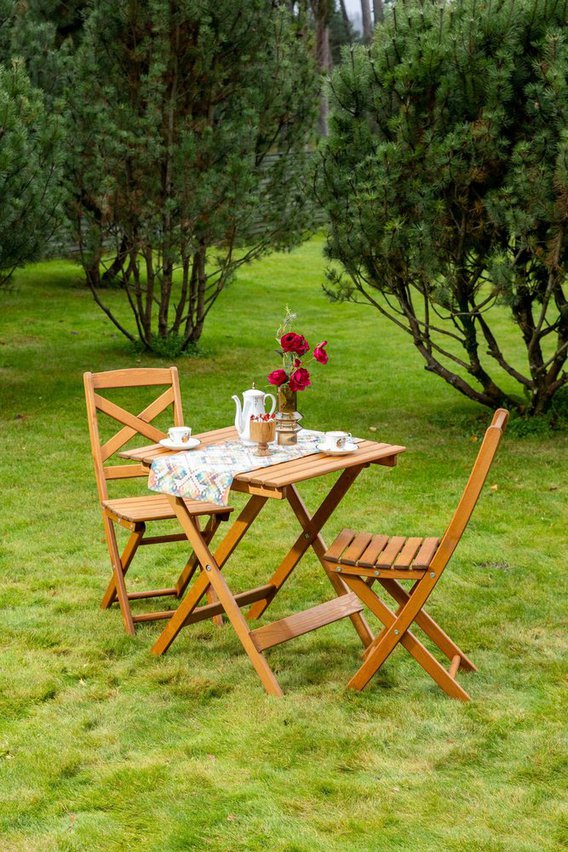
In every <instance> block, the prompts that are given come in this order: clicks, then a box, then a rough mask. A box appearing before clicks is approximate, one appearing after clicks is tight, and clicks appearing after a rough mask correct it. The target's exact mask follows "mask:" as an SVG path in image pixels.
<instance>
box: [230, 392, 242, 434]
mask: <svg viewBox="0 0 568 852" xmlns="http://www.w3.org/2000/svg"><path fill="white" fill-rule="evenodd" d="M231 399H234V401H235V405H236V407H237V411H236V414H235V429H236V430H237V432H238V433H239V435H240V434H241V432H242V431H243V410H242V407H241V401H240V399H239V398H238V396H236V395H235V396H232V397H231Z"/></svg>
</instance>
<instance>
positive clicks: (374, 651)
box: [344, 575, 469, 701]
mask: <svg viewBox="0 0 568 852" xmlns="http://www.w3.org/2000/svg"><path fill="white" fill-rule="evenodd" d="M344 580H345V581H346V583H347V585H348V586H349V587H350V588H351V589H352V590H353V591H354V592H355V594H356V595H357V596H358V597H359V599H360V600H361V601H362V602H363V603H364V604H366V606H368V607H369V609H370V610H371V612H373V613H374V615H376V616H377V618H378V619H379V620H380V621H381V622H382V623H383V624H384V625H385V631H386V632H385V631H381V633H380V634H379V636H378V637H377V638H376V639H375V640H374V642H373V644H372V645H371V646H370V648H369V653H368V655H367V657H366V659H365V662H364V663H363V665H362V666H361V667H360V668H359V669H358V671H357V672H356V673H355V675H353V677H352V678H351V680H350V681H349V683H348V686H349V687H350V688H351V689H357V690H361V689H364V688H365V686H366V685H367V684H368V682H369V681H370V680H371V678H372V677H373V675H374V674H375V673H376V672H377V671H378V669H379V668H380V667H381V665H382V664H383V663H384V661H385V659H386V658H387V657H388V656H389V655H390V653H391V652H392V650H394V648H395V647H396V645H397V644H398V643H399V642H400V644H401V645H402V646H403V647H404V648H406V650H407V651H408V652H409V653H410V654H411V655H412V656H413V657H414V659H415V660H416V662H417V663H419V664H420V665H421V666H422V668H423V669H424V670H425V671H426V672H427V673H428V674H429V675H430V677H431V678H432V679H433V680H434V681H435V682H436V683H437V684H438V686H439V687H440V688H441V689H443V690H444V692H446V693H447V695H449V696H450V697H451V698H458V699H460V700H461V701H469V695H468V693H467V692H466V691H465V689H464V688H463V687H462V686H461V685H460V684H459V683H458V682H457V681H456V680H455V674H456V673H457V671H456V672H452V669H451V668H450V671H447V670H446V669H445V668H444V667H443V666H442V665H441V663H439V662H438V660H437V659H436V658H435V657H434V656H433V655H432V654H431V653H430V652H429V651H428V649H427V648H425V646H424V645H423V644H422V643H421V642H420V641H419V640H418V639H417V638H416V637H415V636H414V635H413V634H412V633H411V632H410V630H409V629H406V630H405V631H404V632H401V631H400V630H399V632H398V633H395V634H394V635H395V642H394V645H393V647H392V648H391V650H390V651H389V652H388V653H386V654H385V652H384V647H381V646H383V642H384V637H385V635H388V633H389V632H390V631H396V630H397V629H398V628H396V627H395V625H396V624H397V622H398V623H400V621H399V619H400V615H399V616H397V615H395V613H394V612H392V611H391V610H390V609H389V608H388V607H387V606H386V604H384V603H383V601H381V599H380V598H379V597H378V596H377V595H376V594H375V592H373V591H372V589H370V588H369V586H368V584H367V583H365V582H364V581H363V580H362V579H361V578H360V577H353V576H348V575H344Z"/></svg>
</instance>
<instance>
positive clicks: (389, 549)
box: [375, 535, 406, 568]
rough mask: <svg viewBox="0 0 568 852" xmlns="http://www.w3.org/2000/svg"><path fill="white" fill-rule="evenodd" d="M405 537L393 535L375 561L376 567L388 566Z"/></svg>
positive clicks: (397, 552)
mask: <svg viewBox="0 0 568 852" xmlns="http://www.w3.org/2000/svg"><path fill="white" fill-rule="evenodd" d="M405 541H406V539H405V538H404V536H402V535H394V536H393V537H392V538H391V539H390V540H389V543H388V544H387V546H386V547H385V549H384V550H383V552H382V553H381V555H380V556H379V558H378V559H377V561H376V563H375V564H376V565H377V567H378V568H390V567H391V565H392V564H393V562H394V560H395V559H396V557H397V556H398V554H399V551H400V550H401V549H402V546H403V545H404V542H405Z"/></svg>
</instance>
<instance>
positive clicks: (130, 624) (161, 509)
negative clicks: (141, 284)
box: [83, 367, 232, 635]
mask: <svg viewBox="0 0 568 852" xmlns="http://www.w3.org/2000/svg"><path fill="white" fill-rule="evenodd" d="M83 379H84V384H85V396H86V402H87V416H88V421H89V433H90V437H91V449H92V453H93V460H94V464H95V475H96V479H97V489H98V493H99V500H100V504H101V510H102V516H103V526H104V531H105V538H106V543H107V547H108V552H109V556H110V561H111V565H112V570H113V576H112V579H111V581H110V582H109V585H108V587H107V590H106V592H105V594H104V597H103V600H102V603H101V607H102V609H107V608H108V607H110V606H111V605H112V604H113V603H114V602H115V601H116V600H118V603H119V605H120V611H121V614H122V619H123V621H124V627H125V629H126V632H127V633H130V634H131V635H133V634H134V624H135V622H139V621H154V620H156V619H161V618H170V617H171V615H172V614H173V611H162V612H146V613H140V614H136V615H133V614H132V612H131V610H130V601H132V600H138V599H142V598H155V597H163V596H168V595H172V596H175V597H176V598H180V597H181V596H182V595H183V593H184V591H185V589H186V588H187V585H188V583H189V581H190V580H191V577H192V576H193V574H194V572H195V570H196V568H197V567H198V560H197V558H196V556H195V554H191V555H190V557H189V559H188V561H187V563H186V565H185V567H184V568H183V570H182V572H181V574H180V576H179V578H178V580H177V582H176V584H175V586H172V587H170V588H165V589H152V590H149V591H143V592H127V590H126V584H125V574H126V572H127V571H128V569H129V567H130V565H131V563H132V560H133V559H134V556H135V554H136V551H137V550H138V548H139V547H140V546H142V545H149V544H161V543H163V542H170V541H185V542H186V543H187V538H186V536H185V534H184V533H183V532H179V533H174V534H171V535H160V536H145V531H146V523H147V522H149V521H164V520H169V519H173V518H175V512H174V511H173V509H172V508H171V506H170V503H169V501H168V498H167V497H166V496H165V495H163V494H151V493H150V492H148V491H145V493H144V494H143V495H142V496H139V497H123V498H118V499H112V500H109V497H108V490H107V481H108V480H112V479H130V478H132V477H144V478H145V479H147V478H148V470H147V469H146V468H144V467H143V465H141V464H132V463H128V464H115V465H108V464H106V462H107V461H108V460H109V459H110V458H111V456H113V455H114V454H115V453H117V452H118V451H119V450H120V449H121V447H123V446H124V444H126V443H127V442H128V441H130V440H131V439H132V438H133V437H134V436H136V435H140V436H141V437H143V438H146V439H148V440H149V441H151V442H154V443H156V442H158V441H160V440H161V439H162V438H165V437H166V433H165V432H163V431H161V430H160V429H158V428H156V426H154V425H152V422H151V421H152V420H154V418H155V417H157V416H158V414H160V413H161V412H163V411H164V410H165V409H166V408H168V406H170V405H171V406H173V425H175V426H181V425H183V412H182V405H181V395H180V389H179V378H178V371H177V368H176V367H168V368H164V369H130V370H111V371H108V372H104V373H85V374H84V376H83ZM153 385H166V386H167V387H166V390H164V391H163V392H162V393H161V394H160V396H158V397H157V398H156V399H154V401H153V402H152V403H150V404H149V405H148V406H146V408H144V410H143V411H141V412H140V414H138V415H134V414H131V413H130V412H129V411H127V410H126V409H124V408H122V407H121V406H119V405H116V403H114V402H111V401H110V400H109V399H107V398H106V397H104V396H101V394H100V393H99V391H101V390H105V389H110V388H137V387H145V386H153ZM99 412H102V413H104V414H106V415H107V416H108V417H110V418H112V419H113V420H115V421H117V422H118V423H120V424H121V428H120V429H119V431H118V432H117V433H116V434H114V435H113V436H112V437H111V438H109V440H107V441H105V443H104V444H101V438H100V434H99V422H98V413H99ZM184 502H185V504H186V506H187V508H188V511H189V512H190V514H191V516H192V517H194V518H199V517H200V516H209V517H208V521H207V523H206V526H205V528H204V531H203V532H204V537H205V539H206V540H207V541H210V540H211V539H212V538H213V535H214V534H215V531H216V529H217V527H218V526H219V524H220V522H221V521H223V520H227V519H228V518H229V515H230V513H231V512H232V509H231V508H229V507H219V506H217V505H216V504H215V503H205V502H198V501H192V500H186V501H184ZM196 523H198V524H199V520H197V521H196ZM115 524H118V525H120V526H121V527H124V528H125V529H127V530H129V532H130V538H129V539H128V541H127V543H126V546H125V548H124V550H123V552H122V554H120V553H119V548H118V543H117V539H116V533H115ZM209 598H210V603H214V602H215V601H216V600H217V598H216V597H215V595H214V594H213V595H212V594H211V593H210V594H209ZM217 621H219V616H217Z"/></svg>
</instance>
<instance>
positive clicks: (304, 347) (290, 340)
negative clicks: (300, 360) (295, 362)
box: [280, 331, 310, 355]
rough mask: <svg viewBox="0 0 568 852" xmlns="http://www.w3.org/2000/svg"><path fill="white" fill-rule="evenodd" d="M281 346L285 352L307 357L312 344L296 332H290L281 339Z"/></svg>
mask: <svg viewBox="0 0 568 852" xmlns="http://www.w3.org/2000/svg"><path fill="white" fill-rule="evenodd" d="M280 346H281V347H282V349H283V350H284V352H294V353H295V354H296V355H305V354H306V352H307V351H308V349H309V348H310V344H309V343H308V341H307V340H306V338H305V337H304V336H303V335H301V334H296V333H295V332H294V331H288V332H287V333H286V334H283V335H282V337H281V338H280Z"/></svg>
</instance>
